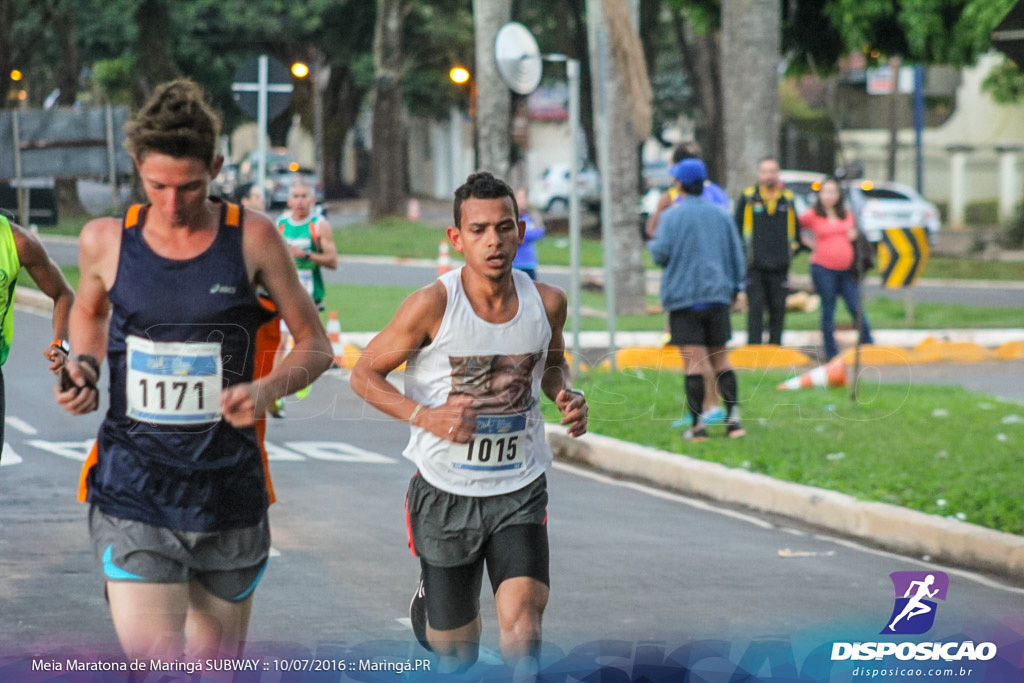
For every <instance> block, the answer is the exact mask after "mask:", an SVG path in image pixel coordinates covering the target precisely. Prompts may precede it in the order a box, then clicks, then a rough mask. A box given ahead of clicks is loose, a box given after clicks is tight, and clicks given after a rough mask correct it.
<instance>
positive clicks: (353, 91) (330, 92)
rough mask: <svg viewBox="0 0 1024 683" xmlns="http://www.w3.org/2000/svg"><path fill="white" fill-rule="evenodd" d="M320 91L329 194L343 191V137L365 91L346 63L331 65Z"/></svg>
mask: <svg viewBox="0 0 1024 683" xmlns="http://www.w3.org/2000/svg"><path fill="white" fill-rule="evenodd" d="M327 68H328V69H330V76H329V77H328V78H327V85H326V87H325V88H324V92H323V101H322V102H323V103H322V107H323V109H324V149H323V155H324V178H323V180H324V192H325V193H328V194H329V195H330V196H336V195H340V194H343V192H344V186H345V178H344V175H343V171H342V169H343V166H344V164H343V163H342V155H343V154H344V151H345V138H346V137H347V136H348V132H349V131H350V130H351V129H352V126H354V125H355V122H356V119H357V118H358V117H359V109H360V107H361V106H362V103H363V98H364V97H365V96H366V91H365V90H363V89H361V88H358V87H356V83H355V80H354V79H353V77H352V72H351V71H350V70H349V69H348V67H346V66H338V65H333V66H330V67H327Z"/></svg>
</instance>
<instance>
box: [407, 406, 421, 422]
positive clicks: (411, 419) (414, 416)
mask: <svg viewBox="0 0 1024 683" xmlns="http://www.w3.org/2000/svg"><path fill="white" fill-rule="evenodd" d="M421 410H423V404H422V403H417V404H416V407H415V408H413V409H412V415H410V416H409V424H412V422H413V420H415V419H416V416H417V415H419V414H420V411H421Z"/></svg>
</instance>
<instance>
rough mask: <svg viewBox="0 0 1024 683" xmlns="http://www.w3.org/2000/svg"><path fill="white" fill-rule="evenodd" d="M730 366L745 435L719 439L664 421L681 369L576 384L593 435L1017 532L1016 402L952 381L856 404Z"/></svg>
mask: <svg viewBox="0 0 1024 683" xmlns="http://www.w3.org/2000/svg"><path fill="white" fill-rule="evenodd" d="M738 374H739V387H740V401H741V406H742V414H743V422H744V427H745V428H746V430H747V432H748V435H747V437H746V438H745V439H739V440H730V439H726V438H724V437H723V436H721V434H722V428H721V427H711V428H710V431H711V435H712V438H711V440H710V441H708V442H705V443H701V444H690V443H687V442H684V441H683V440H682V439H681V438H680V436H679V434H680V430H679V429H674V428H673V427H672V422H673V421H675V420H678V419H679V418H680V417H681V416H682V415H683V376H682V375H681V374H680V373H672V372H661V373H659V372H656V371H648V370H637V371H624V372H619V373H609V372H601V371H591V372H587V373H584V374H582V375H581V376H580V377H579V378H577V380H576V385H577V386H579V387H580V388H582V389H584V390H585V391H586V393H587V400H588V402H589V404H590V430H591V431H592V432H595V433H598V434H603V435H606V436H611V437H615V438H618V439H623V440H625V441H631V442H634V443H638V444H642V445H645V446H651V447H653V448H658V449H661V450H665V451H669V452H672V453H685V454H686V455H689V456H692V457H696V458H699V459H702V460H707V461H710V462H717V463H721V464H723V465H726V466H728V467H736V468H742V469H746V470H750V471H752V472H758V473H761V474H765V475H768V476H771V477H774V478H777V479H781V480H785V481H791V482H796V483H800V484H807V485H809V486H816V487H820V488H825V489H830V490H834V491H839V492H842V493H846V494H849V495H851V496H854V497H856V498H858V499H861V500H865V501H877V502H882V503H891V504H895V505H900V506H904V507H907V508H911V509H914V510H919V511H921V512H925V513H929V514H935V515H942V516H951V517H956V518H959V519H963V520H966V521H968V522H972V523H974V524H980V525H983V526H987V527H990V528H993V529H997V530H999V531H1006V532H1009V533H1015V534H1022V533H1024V501H1022V499H1021V496H1020V492H1021V491H1022V490H1024V468H1021V467H1020V466H1019V465H1020V453H1021V451H1022V449H1024V420H1020V418H1014V417H1010V416H1024V405H1021V404H1019V403H1011V402H1006V401H1002V400H1000V399H996V398H992V397H989V396H985V395H983V394H976V393H972V392H969V391H966V390H964V389H960V388H957V387H943V386H929V385H923V384H915V385H912V386H911V385H905V384H881V385H880V384H877V383H870V382H864V383H862V384H861V387H860V392H859V396H860V398H859V400H858V401H857V402H856V403H854V402H852V401H851V400H850V398H849V396H850V392H849V389H820V390H818V389H816V390H804V391H796V392H781V391H778V390H777V389H775V386H776V385H777V384H778V383H779V382H781V381H783V380H784V379H786V378H787V377H788V376H790V373H786V372H780V371H763V372H761V371H759V372H753V371H741V372H739V373H738ZM943 411H948V415H944V414H943ZM545 414H546V416H547V418H549V419H554V418H555V416H556V414H557V411H556V410H555V409H554V407H553V405H551V404H550V403H546V405H545ZM1004 418H1009V419H1008V420H1007V422H1006V423H1004V422H1003V419H1004ZM911 434H912V435H913V438H906V437H907V436H908V435H911ZM999 435H1002V437H1000V436H999Z"/></svg>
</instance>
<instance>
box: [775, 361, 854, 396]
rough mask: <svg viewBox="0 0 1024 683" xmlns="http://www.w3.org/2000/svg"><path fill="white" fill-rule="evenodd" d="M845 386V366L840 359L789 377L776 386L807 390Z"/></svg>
mask: <svg viewBox="0 0 1024 683" xmlns="http://www.w3.org/2000/svg"><path fill="white" fill-rule="evenodd" d="M844 386H846V365H845V364H844V363H843V360H842V358H836V359H835V360H833V361H832V362H830V363H828V364H827V365H819V366H818V367H816V368H814V369H813V370H808V371H807V372H805V373H803V374H800V375H797V376H796V377H790V378H789V379H787V380H786V381H785V382H783V383H782V384H780V385H779V386H778V388H779V389H808V388H810V387H844Z"/></svg>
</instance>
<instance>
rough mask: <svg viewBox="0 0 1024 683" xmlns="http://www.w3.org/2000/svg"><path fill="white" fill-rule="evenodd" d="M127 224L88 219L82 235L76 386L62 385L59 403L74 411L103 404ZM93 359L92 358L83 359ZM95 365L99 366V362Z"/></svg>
mask: <svg viewBox="0 0 1024 683" xmlns="http://www.w3.org/2000/svg"><path fill="white" fill-rule="evenodd" d="M121 232H122V227H121V223H120V221H118V220H117V219H115V218H99V219H96V220H93V221H90V222H89V223H86V225H85V227H84V228H82V233H81V235H80V236H79V239H78V268H79V273H80V274H79V279H78V294H77V295H76V296H75V302H74V304H73V305H72V306H71V312H70V315H69V316H68V329H69V334H70V340H71V348H72V350H73V351H74V355H73V356H72V357H71V359H69V361H68V363H67V373H68V377H69V378H70V380H71V381H72V382H73V383H74V384H75V387H74V388H72V389H69V390H67V391H60V389H59V387H58V389H57V403H58V404H60V405H61V406H63V407H64V409H65V410H67V411H68V412H69V413H72V414H74V415H84V414H85V413H90V412H92V411H93V410H96V409H97V408H98V407H99V389H97V387H96V384H97V382H98V381H99V372H98V370H99V368H100V367H101V366H102V364H103V359H104V358H105V357H106V355H107V335H108V325H109V323H110V302H109V300H108V299H107V294H108V292H109V291H110V286H111V285H112V284H113V281H114V277H115V276H116V274H117V262H118V258H119V255H120V251H121V249H120V245H121ZM82 359H87V360H84V361H83V360H82ZM93 363H95V366H93Z"/></svg>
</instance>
